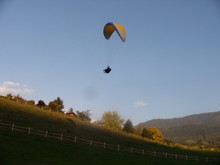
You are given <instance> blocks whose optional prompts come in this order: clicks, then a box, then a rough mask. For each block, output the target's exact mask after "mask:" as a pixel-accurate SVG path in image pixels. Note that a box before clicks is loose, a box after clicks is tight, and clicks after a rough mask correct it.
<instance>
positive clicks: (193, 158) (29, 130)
mask: <svg viewBox="0 0 220 165" xmlns="http://www.w3.org/2000/svg"><path fill="white" fill-rule="evenodd" d="M0 127H2V128H6V129H10V130H11V131H19V132H24V133H27V134H36V135H41V136H44V137H50V138H55V139H59V140H64V141H71V142H74V143H78V144H86V145H89V146H94V147H99V148H103V149H110V150H114V151H117V152H129V153H133V154H140V155H148V156H152V157H158V158H165V159H179V160H187V161H206V162H216V163H218V162H220V158H210V157H201V156H189V155H179V154H171V153H166V152H165V153H163V152H156V151H147V150H144V149H137V148H133V147H130V148H129V147H124V146H120V145H112V144H108V143H105V142H97V141H93V140H88V139H83V138H80V137H76V136H65V135H64V134H58V133H53V132H49V131H47V130H45V131H43V130H38V129H34V128H31V127H23V126H18V125H15V124H7V123H0Z"/></svg>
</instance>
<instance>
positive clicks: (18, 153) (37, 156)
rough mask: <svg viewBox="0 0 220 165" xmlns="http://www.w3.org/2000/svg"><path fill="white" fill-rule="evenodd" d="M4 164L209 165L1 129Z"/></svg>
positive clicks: (0, 159)
mask: <svg viewBox="0 0 220 165" xmlns="http://www.w3.org/2000/svg"><path fill="white" fill-rule="evenodd" d="M0 135H1V136H0V137H1V138H0V144H1V145H0V155H1V157H0V162H1V163H0V164H2V165H21V164H22V165H61V164H62V165H69V164H77V165H87V164H98V165H102V164H103V165H134V164H135V165H142V164H143V165H146V164H148V165H165V164H169V165H175V164H178V165H205V164H208V165H209V164H217V163H213V162H210V163H207V162H196V161H185V160H172V159H171V160H170V159H160V158H153V157H149V156H141V155H134V154H130V153H123V152H115V151H111V150H104V149H99V148H94V147H89V146H86V145H80V144H74V143H70V142H63V141H59V140H54V139H48V138H43V137H39V136H34V135H31V136H30V135H24V134H20V133H15V132H10V131H5V130H2V129H0Z"/></svg>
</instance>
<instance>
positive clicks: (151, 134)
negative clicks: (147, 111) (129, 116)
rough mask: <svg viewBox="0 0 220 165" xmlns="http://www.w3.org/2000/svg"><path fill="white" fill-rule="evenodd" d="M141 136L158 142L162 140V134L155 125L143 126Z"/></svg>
mask: <svg viewBox="0 0 220 165" xmlns="http://www.w3.org/2000/svg"><path fill="white" fill-rule="evenodd" d="M142 136H143V137H146V138H148V139H152V140H155V141H159V142H162V141H163V140H164V138H163V134H162V133H161V132H160V131H159V129H157V128H155V127H151V128H149V129H147V128H144V129H143V131H142Z"/></svg>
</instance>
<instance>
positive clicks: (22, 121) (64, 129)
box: [0, 97, 178, 151]
mask: <svg viewBox="0 0 220 165" xmlns="http://www.w3.org/2000/svg"><path fill="white" fill-rule="evenodd" d="M0 122H3V123H11V124H12V123H15V124H16V125H20V126H26V127H31V128H35V129H40V130H48V131H49V132H55V133H59V134H60V133H61V134H64V135H67V136H77V137H81V138H85V139H90V140H94V141H100V142H106V143H109V144H120V145H123V146H132V147H137V148H143V147H146V148H148V149H149V150H150V149H152V150H157V151H165V150H166V151H169V150H172V151H173V149H170V148H169V147H167V146H164V145H160V144H157V143H153V142H149V141H147V140H143V139H142V138H137V137H132V136H128V135H126V134H123V133H120V132H114V131H111V130H107V129H105V128H103V127H99V126H95V125H92V124H90V123H86V122H82V121H80V120H77V119H75V118H73V117H69V116H66V115H64V114H59V113H56V112H51V111H48V110H43V109H40V108H37V107H35V106H31V105H25V104H22V103H18V102H15V101H11V100H8V99H6V98H3V97H0ZM177 150H178V149H177Z"/></svg>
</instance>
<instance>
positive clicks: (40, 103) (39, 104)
mask: <svg viewBox="0 0 220 165" xmlns="http://www.w3.org/2000/svg"><path fill="white" fill-rule="evenodd" d="M36 106H38V107H40V108H41V107H45V106H46V104H45V103H44V101H43V100H39V101H38V103H37V105H36Z"/></svg>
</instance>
